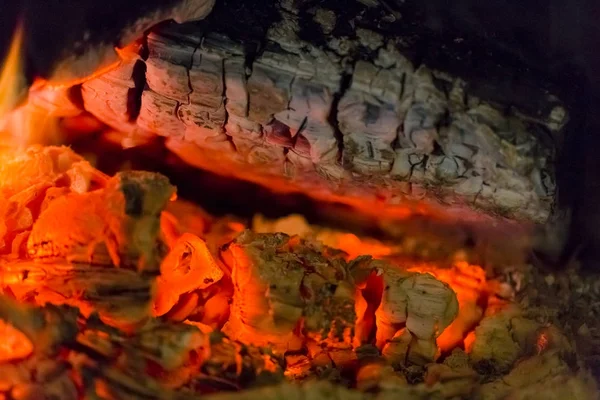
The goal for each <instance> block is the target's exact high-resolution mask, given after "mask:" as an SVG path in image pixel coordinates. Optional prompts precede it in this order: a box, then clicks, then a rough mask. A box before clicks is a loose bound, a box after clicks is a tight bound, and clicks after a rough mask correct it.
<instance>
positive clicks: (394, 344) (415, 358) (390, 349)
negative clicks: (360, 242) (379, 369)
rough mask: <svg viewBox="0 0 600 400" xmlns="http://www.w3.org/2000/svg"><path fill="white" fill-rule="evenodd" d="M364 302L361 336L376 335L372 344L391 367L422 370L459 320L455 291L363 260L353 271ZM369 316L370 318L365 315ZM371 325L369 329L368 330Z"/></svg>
mask: <svg viewBox="0 0 600 400" xmlns="http://www.w3.org/2000/svg"><path fill="white" fill-rule="evenodd" d="M351 269H352V274H353V276H354V277H355V280H356V282H357V285H358V287H359V289H360V290H361V291H362V293H363V297H364V298H365V299H370V300H367V302H370V303H372V304H373V305H375V307H372V306H371V307H368V306H367V307H366V308H365V309H364V314H363V315H361V322H362V323H363V324H365V325H366V326H365V327H362V328H361V329H362V330H363V331H364V330H367V331H369V330H373V329H374V330H375V332H376V333H375V337H376V344H377V346H378V347H379V348H380V349H381V350H382V352H383V354H384V356H386V357H387V358H388V359H389V360H390V362H392V363H394V364H406V363H407V362H410V363H412V364H419V365H423V364H426V363H428V362H431V361H433V360H434V359H435V358H436V356H437V353H438V348H437V345H436V338H437V337H438V336H440V335H441V334H442V332H443V331H444V329H446V328H447V327H448V326H449V325H450V324H451V323H452V321H453V320H454V319H455V318H456V316H457V314H458V301H457V298H456V294H455V293H454V291H453V290H452V289H451V288H450V287H449V286H448V285H447V284H445V283H443V282H441V281H439V280H437V279H436V278H434V277H433V275H430V274H420V273H415V272H410V271H406V270H402V269H400V268H399V267H395V266H393V265H391V264H388V263H386V262H384V261H378V260H371V259H370V257H368V256H364V257H359V258H357V259H355V260H354V261H353V262H352V265H351ZM369 314H370V315H369ZM369 325H371V326H369Z"/></svg>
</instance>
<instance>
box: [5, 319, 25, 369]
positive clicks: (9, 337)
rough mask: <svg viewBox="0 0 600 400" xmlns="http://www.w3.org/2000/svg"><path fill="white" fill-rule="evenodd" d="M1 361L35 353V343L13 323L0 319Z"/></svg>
mask: <svg viewBox="0 0 600 400" xmlns="http://www.w3.org/2000/svg"><path fill="white" fill-rule="evenodd" d="M0 338H2V341H1V343H0V362H10V361H15V360H20V359H22V358H25V357H28V356H29V355H31V353H33V343H31V340H29V338H27V336H25V335H24V334H23V332H21V331H19V330H18V329H16V328H15V327H14V326H12V325H11V324H8V323H6V322H4V321H2V320H0Z"/></svg>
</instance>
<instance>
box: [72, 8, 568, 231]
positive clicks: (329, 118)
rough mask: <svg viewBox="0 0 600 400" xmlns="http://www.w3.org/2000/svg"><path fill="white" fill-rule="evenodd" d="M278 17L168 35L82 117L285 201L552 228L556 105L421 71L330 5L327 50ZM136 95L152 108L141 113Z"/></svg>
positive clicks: (113, 79)
mask: <svg viewBox="0 0 600 400" xmlns="http://www.w3.org/2000/svg"><path fill="white" fill-rule="evenodd" d="M277 12H278V13H279V14H278V17H277V19H276V20H275V22H273V23H272V24H271V25H268V24H267V25H266V28H267V29H265V30H264V31H262V32H259V33H258V34H254V36H252V31H253V29H254V30H256V29H255V28H254V27H252V26H250V25H249V26H248V27H247V28H248V32H250V34H249V35H247V36H246V38H245V39H244V37H242V36H240V35H239V34H238V33H237V32H238V31H237V28H241V27H237V28H236V29H228V28H226V27H223V26H219V24H218V20H216V17H215V18H213V20H210V21H208V22H207V23H206V24H187V25H175V24H171V25H166V26H163V27H161V28H159V29H157V30H154V31H152V32H151V33H150V34H149V35H148V36H147V38H146V41H147V44H146V46H147V48H146V50H147V57H140V58H139V59H137V60H134V61H131V60H127V61H125V62H123V64H122V66H121V67H119V68H117V69H116V70H113V71H111V72H110V73H108V74H106V75H104V76H101V77H99V78H98V79H95V80H91V81H89V82H86V83H85V84H84V85H83V87H82V93H83V99H84V107H85V108H86V109H87V110H88V111H90V112H91V113H93V114H95V115H96V116H98V118H100V119H102V120H103V121H105V122H106V123H108V124H109V125H112V126H113V127H115V128H116V129H121V130H122V131H124V132H125V133H127V134H130V135H137V134H142V135H148V134H151V133H153V134H156V135H160V136H164V137H166V138H167V146H168V147H169V148H170V149H171V150H172V151H174V152H175V153H177V154H178V155H179V156H180V157H182V158H183V159H184V160H185V161H186V162H188V163H190V164H193V165H196V166H199V167H201V168H204V169H209V170H212V171H215V172H217V173H221V174H226V175H233V176H236V177H240V178H243V179H247V180H251V181H255V182H259V183H261V184H263V185H266V186H269V187H271V188H274V189H276V190H281V191H302V192H308V193H311V194H312V195H313V196H316V197H321V198H329V199H335V200H339V199H344V200H345V201H349V202H352V201H354V202H355V203H360V202H366V203H367V204H369V203H373V204H375V203H376V202H377V201H381V199H383V201H384V202H385V203H386V204H396V203H405V204H412V203H413V202H414V201H418V202H420V204H423V203H426V204H428V205H429V206H431V207H432V208H434V209H437V210H443V212H444V213H445V214H449V215H455V216H456V215H457V214H459V215H461V218H473V219H475V218H477V215H480V214H481V212H480V211H481V210H483V211H484V214H487V215H492V216H494V217H498V216H499V217H507V218H509V219H514V220H525V221H533V222H536V223H543V222H546V221H547V220H548V218H549V215H550V214H551V213H552V211H553V207H554V204H555V199H556V183H555V170H554V167H555V157H556V150H557V145H558V143H559V139H558V138H559V137H560V133H561V130H562V128H563V126H564V124H565V123H566V121H567V120H568V116H567V112H566V110H565V108H564V107H563V106H562V104H561V103H560V101H558V99H556V97H554V96H551V95H547V96H546V97H544V98H542V104H541V105H538V106H537V107H531V104H529V105H528V106H523V105H522V104H515V103H511V102H504V103H498V102H497V101H495V100H496V99H493V100H488V101H486V99H484V98H480V97H479V96H478V95H477V94H476V93H475V91H474V90H472V88H473V85H470V84H469V82H468V81H467V80H463V79H460V78H456V77H452V76H450V75H448V74H445V73H443V72H440V71H436V70H432V69H431V68H429V67H428V66H427V65H425V64H421V63H420V62H419V61H418V60H417V61H410V60H409V58H407V57H406V56H404V55H403V54H402V53H403V51H405V52H406V53H407V54H408V53H409V52H408V50H407V49H406V46H403V44H402V43H403V42H402V40H403V38H402V37H384V36H382V35H380V34H378V33H377V32H375V31H373V30H370V29H365V28H362V27H357V28H355V29H353V30H352V31H351V32H349V33H348V32H347V33H346V34H345V35H340V34H338V33H336V32H333V33H332V31H333V29H332V26H337V25H336V21H335V16H333V17H332V15H331V13H330V12H328V11H327V9H318V8H317V9H314V10H312V14H311V21H312V23H313V24H314V28H315V29H317V30H319V31H320V32H321V33H320V36H319V38H320V39H321V40H320V41H318V40H316V39H314V40H311V41H307V40H303V39H301V37H303V36H305V27H304V26H302V25H301V22H302V23H303V24H305V23H306V15H305V14H303V13H302V12H300V11H299V10H298V9H297V8H295V7H294V6H291V5H288V4H287V3H284V2H282V3H281V4H279V8H278V10H277ZM332 18H333V20H332ZM240 24H241V25H242V26H243V24H244V20H243V19H242V21H240ZM332 24H333V25H332ZM263 26H264V23H263ZM242 30H243V29H242ZM254 38H256V40H253V39H254ZM404 39H405V38H404ZM136 65H137V66H138V67H137V68H138V73H137V74H136V73H132V71H133V70H134V69H135V68H136V67H135V66H136ZM136 79H139V82H138V84H137V85H136V84H135V80H136ZM132 90H133V91H134V93H135V94H136V96H137V99H138V100H139V109H135V110H127V108H126V107H125V105H126V104H127V99H126V97H125V96H124V95H125V94H126V93H132V92H131V91H132ZM135 90H137V92H135ZM532 91H533V89H532ZM532 97H535V96H533V95H532Z"/></svg>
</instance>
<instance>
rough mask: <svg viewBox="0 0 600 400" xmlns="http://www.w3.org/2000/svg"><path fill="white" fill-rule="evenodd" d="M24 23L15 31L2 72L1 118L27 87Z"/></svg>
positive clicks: (0, 74)
mask: <svg viewBox="0 0 600 400" xmlns="http://www.w3.org/2000/svg"><path fill="white" fill-rule="evenodd" d="M22 46H23V25H22V24H19V25H18V26H17V29H16V31H15V35H14V37H13V40H12V43H11V45H10V49H9V51H8V55H7V56H6V59H5V60H4V63H3V67H2V71H1V72H0V120H2V119H3V118H4V117H5V116H6V114H8V112H10V111H11V109H12V108H13V107H15V105H16V103H17V102H18V101H19V98H20V95H21V94H22V90H23V89H24V88H25V76H24V75H23V68H22V64H23V62H22V52H21V49H22Z"/></svg>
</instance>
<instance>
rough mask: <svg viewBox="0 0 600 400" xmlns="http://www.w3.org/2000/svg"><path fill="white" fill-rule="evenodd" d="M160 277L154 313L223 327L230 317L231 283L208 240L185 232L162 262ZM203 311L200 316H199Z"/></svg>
mask: <svg viewBox="0 0 600 400" xmlns="http://www.w3.org/2000/svg"><path fill="white" fill-rule="evenodd" d="M160 270H161V275H160V276H159V277H158V278H157V288H156V296H155V298H154V305H153V311H154V315H157V316H162V315H165V314H166V318H168V319H169V320H175V321H183V320H185V319H188V318H189V317H190V316H192V317H193V319H194V321H198V322H202V323H204V324H205V325H207V326H210V327H211V328H213V329H220V328H221V327H222V325H223V324H224V323H225V321H226V320H227V318H228V316H229V298H230V296H231V290H230V289H229V288H230V285H229V282H221V280H222V278H223V277H224V275H225V274H224V271H223V270H222V269H221V267H220V266H219V265H217V263H216V261H215V259H214V258H213V256H212V254H211V253H210V251H209V249H208V246H207V244H206V242H205V241H203V240H202V239H200V238H199V237H197V236H195V235H193V234H190V233H185V234H183V235H182V236H181V237H179V238H178V239H177V241H176V242H175V243H174V244H173V245H172V247H171V250H170V252H169V253H168V254H167V256H166V257H165V258H164V259H163V260H162V262H161V267H160ZM198 314H201V315H198Z"/></svg>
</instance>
